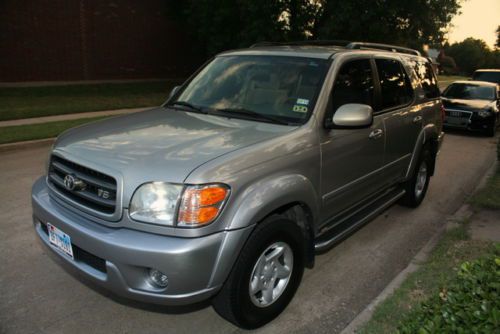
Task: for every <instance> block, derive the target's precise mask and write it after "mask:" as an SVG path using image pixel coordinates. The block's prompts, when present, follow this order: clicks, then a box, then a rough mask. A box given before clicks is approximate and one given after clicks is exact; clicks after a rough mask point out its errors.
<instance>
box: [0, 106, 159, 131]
mask: <svg viewBox="0 0 500 334" xmlns="http://www.w3.org/2000/svg"><path fill="white" fill-rule="evenodd" d="M151 108H154V107H146V108H130V109H116V110H104V111H92V112H83V113H76V114H66V115H55V116H45V117H35V118H25V119H15V120H10V121H0V128H2V127H6V126H16V125H30V124H41V123H48V122H57V121H67V120H73V119H82V118H92V117H100V116H116V115H124V114H131V113H134V112H139V111H144V110H147V109H151Z"/></svg>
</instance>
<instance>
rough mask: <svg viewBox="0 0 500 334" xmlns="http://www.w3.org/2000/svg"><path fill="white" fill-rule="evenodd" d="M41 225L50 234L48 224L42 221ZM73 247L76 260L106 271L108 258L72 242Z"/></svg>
mask: <svg viewBox="0 0 500 334" xmlns="http://www.w3.org/2000/svg"><path fill="white" fill-rule="evenodd" d="M40 227H41V228H42V231H43V233H45V234H46V235H47V237H48V236H49V230H48V228H47V225H46V224H44V223H42V222H40ZM71 248H72V249H73V257H74V259H75V261H78V262H83V263H85V264H86V265H88V266H90V267H92V268H94V269H95V270H98V271H100V272H102V273H106V260H104V259H101V258H100V257H98V256H95V255H94V254H92V253H89V252H87V251H86V250H84V249H82V248H80V247H78V246H77V245H75V244H74V243H71Z"/></svg>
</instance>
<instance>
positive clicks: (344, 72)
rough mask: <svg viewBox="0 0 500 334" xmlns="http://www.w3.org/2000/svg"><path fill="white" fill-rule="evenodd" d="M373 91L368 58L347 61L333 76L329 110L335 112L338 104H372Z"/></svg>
mask: <svg viewBox="0 0 500 334" xmlns="http://www.w3.org/2000/svg"><path fill="white" fill-rule="evenodd" d="M373 91H374V89H373V76H372V68H371V65H370V60H369V59H358V60H352V61H349V62H347V63H345V64H344V65H342V67H341V68H340V71H339V72H338V74H337V77H336V78H335V83H334V86H333V92H332V108H331V112H332V113H333V112H335V111H336V110H337V109H338V108H339V107H340V106H342V105H344V104H348V103H360V104H367V105H369V106H373ZM328 116H330V115H328Z"/></svg>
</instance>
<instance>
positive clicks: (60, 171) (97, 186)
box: [48, 155, 116, 214]
mask: <svg viewBox="0 0 500 334" xmlns="http://www.w3.org/2000/svg"><path fill="white" fill-rule="evenodd" d="M67 175H72V176H73V177H74V178H76V179H78V180H81V181H83V183H84V186H83V187H81V188H83V189H74V190H70V189H68V187H67V186H66V185H65V184H64V178H65V177H66V176H67ZM48 179H49V182H50V183H51V184H52V185H53V186H54V188H55V189H56V190H57V191H58V192H59V193H61V194H62V195H64V196H65V197H67V198H69V199H70V200H72V201H73V202H76V203H78V204H79V205H82V206H84V207H87V208H90V209H93V210H95V211H98V212H101V213H104V214H112V213H114V212H115V209H116V180H115V179H114V178H112V177H111V176H109V175H106V174H103V173H100V172H98V171H95V170H93V169H90V168H87V167H84V166H81V165H78V164H76V163H74V162H71V161H69V160H66V159H63V158H61V157H58V156H55V155H53V156H52V157H51V161H50V167H49V177H48Z"/></svg>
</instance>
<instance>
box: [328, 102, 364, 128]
mask: <svg viewBox="0 0 500 334" xmlns="http://www.w3.org/2000/svg"><path fill="white" fill-rule="evenodd" d="M372 123H373V109H372V107H370V106H369V105H367V104H358V103H348V104H344V105H343V106H341V107H340V108H338V109H337V111H335V114H334V115H333V117H332V120H331V126H329V128H335V127H339V128H365V127H369V126H370V125H372Z"/></svg>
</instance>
